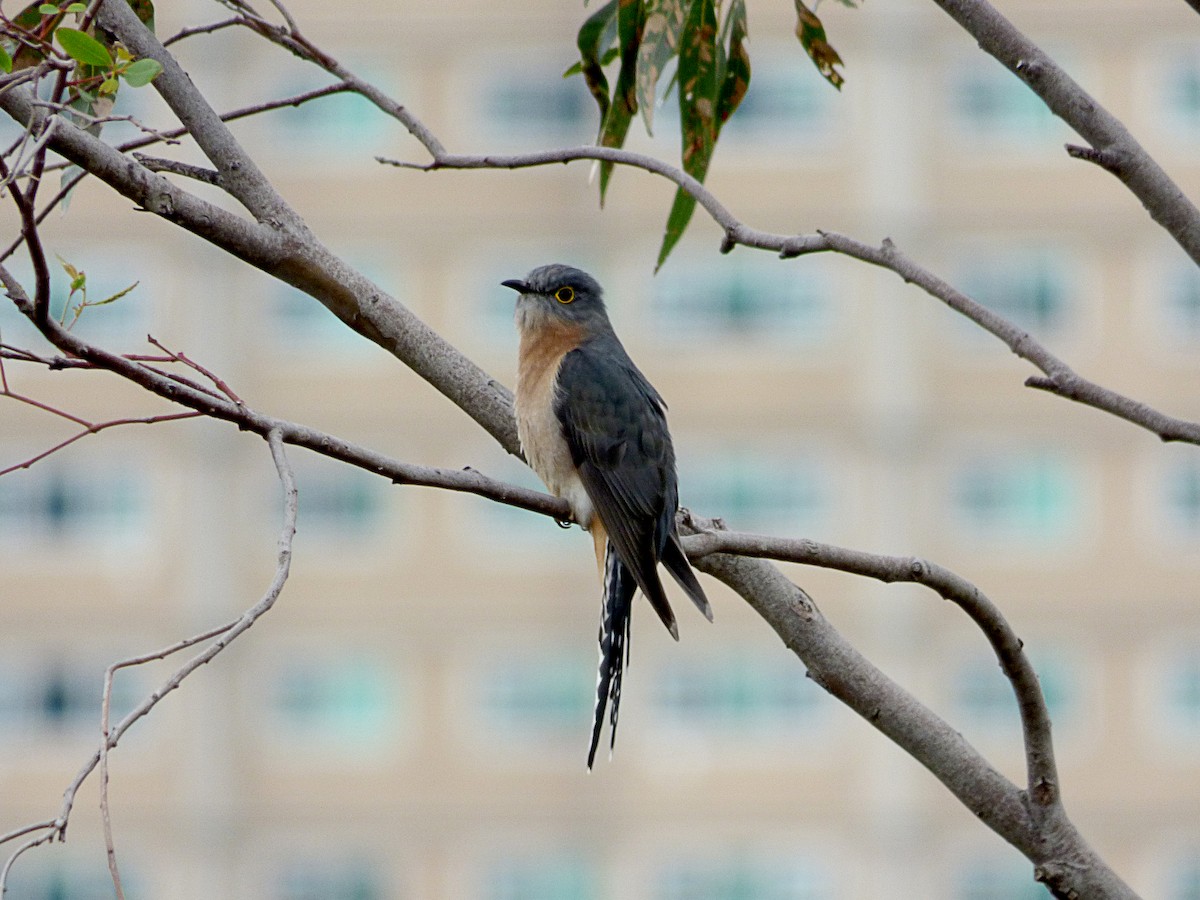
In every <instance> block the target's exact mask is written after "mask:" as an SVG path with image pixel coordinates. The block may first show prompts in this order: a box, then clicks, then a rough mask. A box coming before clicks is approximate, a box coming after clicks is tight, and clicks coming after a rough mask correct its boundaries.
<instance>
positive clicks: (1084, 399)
mask: <svg viewBox="0 0 1200 900" xmlns="http://www.w3.org/2000/svg"><path fill="white" fill-rule="evenodd" d="M580 159H586V160H605V161H609V162H613V163H618V164H620V165H624V166H630V167H632V168H637V169H643V170H645V171H647V172H651V173H653V174H655V175H661V176H662V177H664V178H666V179H668V180H669V181H672V182H674V183H675V184H677V185H679V186H680V187H681V188H683V189H684V190H686V191H687V192H688V193H690V194H691V195H692V196H694V197H695V198H696V200H697V202H698V203H699V204H700V205H701V206H702V207H704V209H705V211H706V212H708V214H709V215H710V216H712V218H713V221H715V222H716V223H717V224H718V225H720V226H721V227H722V228H723V229H724V230H725V238H724V241H723V243H722V247H721V249H722V252H729V251H730V250H732V249H733V248H734V247H736V246H738V245H739V244H740V245H744V246H747V247H754V248H757V249H760V250H773V251H775V252H776V253H778V254H779V255H780V256H782V257H784V258H785V259H790V258H792V257H796V256H802V255H806V254H809V253H822V252H834V253H840V254H843V255H845V256H849V257H851V258H853V259H857V260H860V261H862V262H866V263H870V264H871V265H873V266H879V267H880V268H883V269H889V270H890V271H892V272H895V273H896V274H897V275H899V276H900V277H901V278H902V279H904V281H905V282H907V283H910V284H915V285H917V286H918V287H920V288H921V289H922V290H924V291H925V292H926V293H927V294H929V295H930V296H931V297H934V298H936V299H938V300H941V301H942V302H943V303H945V304H946V305H947V306H948V307H950V308H951V309H952V310H954V311H955V312H957V313H959V314H960V315H962V316H965V317H966V318H968V319H970V320H971V321H972V322H974V323H975V324H976V325H978V326H980V327H981V328H982V329H983V330H984V331H986V332H988V333H989V334H991V335H993V336H994V337H996V338H999V339H1000V340H1001V341H1003V342H1004V344H1005V345H1006V346H1007V347H1008V348H1009V349H1010V350H1011V351H1012V352H1013V353H1014V354H1016V355H1017V356H1019V357H1020V358H1021V359H1024V360H1026V361H1028V362H1030V363H1032V364H1033V365H1034V366H1036V367H1037V368H1038V369H1039V370H1040V371H1041V372H1042V374H1043V376H1044V377H1038V376H1031V377H1030V378H1029V379H1028V380H1027V381H1026V382H1025V384H1026V385H1027V386H1028V387H1032V388H1038V389H1040V390H1044V391H1049V392H1051V393H1054V394H1058V395H1059V396H1061V397H1064V398H1066V399H1068V400H1074V401H1076V402H1078V403H1082V404H1084V405H1086V406H1091V407H1093V408H1095V409H1098V410H1101V411H1102V412H1107V413H1110V414H1112V415H1114V416H1116V417H1118V418H1121V419H1124V420H1125V421H1127V422H1130V423H1132V424H1134V425H1138V426H1140V427H1142V428H1145V429H1146V430H1147V431H1150V432H1153V433H1154V434H1156V435H1158V437H1159V438H1161V439H1162V440H1164V441H1183V442H1186V443H1190V444H1200V423H1197V422H1191V421H1188V420H1185V419H1180V418H1176V417H1174V416H1170V415H1167V414H1166V413H1163V412H1160V411H1158V410H1156V409H1154V408H1153V407H1151V406H1149V405H1147V404H1145V403H1142V402H1140V401H1137V400H1134V399H1132V398H1130V397H1127V396H1125V395H1124V394H1120V393H1118V392H1116V391H1114V390H1111V389H1109V388H1106V387H1102V386H1101V385H1099V384H1097V383H1096V382H1094V381H1090V380H1088V379H1086V378H1083V377H1082V376H1080V375H1079V374H1078V373H1076V372H1075V370H1074V369H1072V368H1071V367H1070V366H1069V365H1067V363H1066V362H1064V361H1063V360H1062V359H1060V358H1059V357H1057V356H1055V355H1054V354H1053V353H1051V352H1050V351H1049V350H1048V349H1047V348H1046V347H1045V346H1044V345H1043V344H1041V343H1040V342H1038V341H1037V340H1036V339H1035V338H1034V337H1033V336H1032V335H1030V334H1029V332H1027V331H1025V330H1024V329H1023V328H1019V327H1018V326H1016V325H1014V324H1013V323H1012V322H1010V321H1009V320H1008V319H1006V318H1004V317H1003V316H1001V315H999V314H997V313H995V312H993V311H992V310H991V309H989V308H988V307H986V306H984V305H983V304H982V303H979V302H978V301H977V300H973V299H971V298H970V297H968V296H967V295H966V294H964V293H962V292H961V291H959V290H958V289H956V288H955V287H954V286H953V285H951V284H950V283H948V282H947V281H945V280H943V279H942V278H939V277H938V276H937V275H935V274H934V273H933V272H931V271H930V270H929V269H926V268H924V267H923V266H921V265H919V264H917V263H916V262H914V261H913V260H912V259H910V258H909V257H908V256H906V255H905V254H903V253H901V252H900V251H899V250H898V249H897V248H896V246H895V244H894V243H892V241H891V239H890V238H885V239H884V241H883V243H882V244H880V245H879V246H878V247H876V246H872V245H870V244H866V243H864V242H862V241H859V240H855V239H854V238H851V237H847V236H846V235H843V234H838V233H837V232H833V231H818V232H817V233H815V234H811V235H804V234H800V235H784V234H772V233H770V232H766V231H760V230H758V229H755V228H750V227H748V226H746V225H744V224H742V223H741V222H740V221H739V220H738V219H737V218H736V217H735V216H734V215H733V213H732V212H730V211H729V209H728V208H727V207H726V206H725V205H724V204H723V203H722V202H721V201H720V200H718V199H717V197H716V196H715V195H714V194H713V193H712V192H711V191H709V190H708V188H706V187H704V185H702V184H700V182H698V181H697V180H696V179H695V178H693V177H692V176H691V175H688V174H687V173H686V172H684V171H682V170H681V169H678V168H676V167H675V166H672V165H670V164H668V163H665V162H663V161H662V160H660V159H656V158H654V157H652V156H647V155H645V154H643V153H635V152H632V151H629V150H619V149H615V148H612V147H592V146H587V147H569V148H564V149H560V150H543V151H538V152H535V153H522V154H515V155H509V156H499V155H494V154H488V155H483V156H463V155H457V154H445V155H443V156H441V157H438V158H436V159H434V160H433V161H432V162H429V163H406V162H401V161H397V160H390V159H383V158H379V161H380V162H382V163H385V164H388V165H393V166H398V167H401V168H413V169H420V170H422V171H435V170H437V169H520V168H528V167H532V166H545V165H550V164H553V163H567V162H572V161H574V160H580Z"/></svg>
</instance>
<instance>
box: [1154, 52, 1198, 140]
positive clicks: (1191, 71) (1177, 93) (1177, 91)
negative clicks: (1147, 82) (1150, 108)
mask: <svg viewBox="0 0 1200 900" xmlns="http://www.w3.org/2000/svg"><path fill="white" fill-rule="evenodd" d="M1162 71H1163V72H1164V73H1165V77H1166V79H1167V80H1166V84H1165V85H1163V89H1162V92H1161V94H1160V97H1161V98H1162V99H1161V102H1162V103H1163V106H1164V113H1165V115H1166V118H1167V121H1168V123H1169V124H1171V125H1173V126H1175V127H1176V128H1177V129H1178V130H1180V131H1183V132H1185V133H1188V134H1189V135H1191V136H1197V135H1200V65H1197V62H1196V57H1195V51H1194V50H1193V51H1192V52H1191V53H1185V54H1181V55H1180V56H1179V57H1178V58H1177V59H1176V61H1175V62H1174V64H1170V65H1167V66H1164V67H1162Z"/></svg>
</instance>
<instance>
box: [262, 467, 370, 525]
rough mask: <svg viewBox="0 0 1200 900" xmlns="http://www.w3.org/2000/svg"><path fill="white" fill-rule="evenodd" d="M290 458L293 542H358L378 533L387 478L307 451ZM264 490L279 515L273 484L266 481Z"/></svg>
mask: <svg viewBox="0 0 1200 900" xmlns="http://www.w3.org/2000/svg"><path fill="white" fill-rule="evenodd" d="M292 461H293V464H294V467H295V472H296V487H297V489H298V491H299V493H300V497H299V507H298V520H299V528H300V532H299V533H300V537H299V538H298V540H301V541H303V540H304V539H305V538H306V537H308V536H314V537H316V538H318V539H320V540H321V541H323V542H325V543H330V542H341V543H346V542H349V541H355V542H358V543H361V542H362V541H363V540H366V539H368V538H372V537H375V536H377V535H378V534H379V533H380V531H381V529H382V520H383V518H384V510H385V508H386V504H387V501H388V499H389V494H388V493H387V491H388V488H389V483H388V482H387V481H385V480H384V479H383V478H380V477H379V476H378V475H373V474H371V473H370V472H367V471H364V470H363V469H358V468H355V467H353V466H348V465H345V464H343V463H339V462H336V461H334V460H329V459H324V458H322V457H317V456H313V455H310V454H306V453H299V452H293V454H292ZM269 489H270V490H271V492H272V494H271V498H272V502H273V504H274V508H275V510H276V513H275V515H277V516H278V515H281V514H282V510H283V498H282V492H281V491H280V489H279V485H278V483H277V482H275V483H272V484H270V486H269Z"/></svg>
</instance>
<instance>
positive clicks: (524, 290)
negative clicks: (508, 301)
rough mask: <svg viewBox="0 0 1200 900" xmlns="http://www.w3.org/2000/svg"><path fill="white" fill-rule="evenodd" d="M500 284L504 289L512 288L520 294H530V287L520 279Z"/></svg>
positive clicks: (512, 279) (511, 279)
mask: <svg viewBox="0 0 1200 900" xmlns="http://www.w3.org/2000/svg"><path fill="white" fill-rule="evenodd" d="M500 283H501V284H502V285H504V287H506V288H512V289H513V290H514V291H516V292H517V293H518V294H528V293H529V285H528V284H526V283H525V282H524V281H522V280H521V279H520V278H510V279H509V280H508V281H502V282H500Z"/></svg>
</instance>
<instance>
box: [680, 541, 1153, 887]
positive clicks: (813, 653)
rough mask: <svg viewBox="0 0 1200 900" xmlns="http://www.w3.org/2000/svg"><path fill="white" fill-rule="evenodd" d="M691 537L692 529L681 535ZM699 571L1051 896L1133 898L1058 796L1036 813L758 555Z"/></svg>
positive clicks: (713, 559)
mask: <svg viewBox="0 0 1200 900" xmlns="http://www.w3.org/2000/svg"><path fill="white" fill-rule="evenodd" d="M689 540H690V539H689ZM697 565H698V567H699V568H700V570H701V571H703V572H707V573H708V574H710V575H712V576H714V577H716V578H719V579H720V580H721V581H723V582H725V584H727V585H729V586H730V587H731V588H733V589H734V590H735V591H737V592H738V593H739V594H740V595H741V596H742V597H743V598H745V600H746V601H747V602H748V603H749V604H750V605H751V606H752V607H753V608H754V610H755V611H756V612H758V614H759V615H761V616H762V617H763V619H765V620H766V621H767V622H768V623H769V624H770V625H771V627H772V628H773V629H774V630H775V632H776V633H777V634H778V635H779V636H780V637H781V638H782V639H783V642H784V644H785V645H786V646H787V647H788V649H790V650H791V651H792V652H794V653H795V654H796V655H797V656H798V657H799V658H800V659H801V661H803V663H804V664H805V666H807V668H808V674H809V677H810V678H812V679H813V681H815V682H816V683H817V684H819V685H820V686H821V687H823V688H824V689H825V690H826V691H828V692H829V693H830V694H832V695H833V696H835V697H837V698H838V699H839V700H841V701H842V702H843V703H844V704H846V706H848V707H849V708H850V709H853V710H854V711H855V712H857V713H858V714H859V715H860V716H862V717H863V718H864V719H866V720H867V721H868V722H869V723H870V724H872V725H874V726H875V727H876V728H877V729H879V731H881V732H882V733H883V734H885V735H886V736H887V737H888V738H889V739H891V740H892V741H893V742H894V743H896V744H897V745H898V746H899V747H901V748H902V749H904V750H905V751H906V752H907V753H908V754H909V755H911V756H912V757H913V758H914V759H916V760H918V761H919V762H920V763H921V764H922V765H924V766H925V767H926V768H927V769H928V770H929V771H930V772H931V773H933V775H934V776H935V777H936V778H937V779H938V780H939V781H941V782H942V784H944V785H945V786H946V788H947V789H948V790H949V791H950V792H951V793H952V794H954V796H955V797H957V798H958V799H959V801H960V802H962V803H963V805H964V806H966V807H967V808H968V809H970V810H971V811H972V812H973V813H975V815H976V816H977V817H978V818H979V819H980V821H982V822H983V823H984V824H985V825H987V826H988V827H989V828H991V829H992V830H993V831H995V832H996V833H997V834H999V835H1000V836H1002V837H1003V838H1004V839H1005V840H1006V841H1008V842H1009V843H1010V844H1012V845H1013V846H1014V847H1016V848H1017V849H1018V850H1020V851H1021V852H1022V853H1023V854H1025V856H1026V857H1027V858H1029V859H1030V860H1031V861H1032V862H1033V863H1034V867H1035V868H1034V877H1035V878H1036V879H1037V880H1038V881H1041V882H1043V883H1044V884H1045V885H1046V886H1047V887H1048V888H1049V889H1050V890H1051V891H1052V892H1053V893H1054V895H1055V896H1056V897H1073V898H1084V897H1086V898H1088V900H1101V898H1103V900H1116V898H1121V900H1136V897H1137V895H1136V894H1135V893H1134V892H1133V891H1132V890H1131V889H1130V888H1129V886H1128V885H1126V884H1125V883H1124V882H1123V881H1122V880H1121V879H1120V878H1119V877H1118V876H1117V875H1116V873H1115V872H1113V870H1112V869H1111V868H1110V867H1109V866H1108V865H1107V864H1106V863H1105V862H1104V860H1103V859H1101V858H1100V857H1099V856H1098V855H1097V854H1096V852H1095V851H1094V850H1092V848H1091V847H1090V846H1089V845H1088V843H1087V841H1085V840H1084V838H1083V836H1082V835H1081V834H1079V832H1078V831H1077V830H1076V829H1075V827H1074V825H1072V824H1071V822H1070V820H1069V819H1067V817H1066V814H1065V813H1064V812H1062V808H1061V805H1059V804H1057V803H1055V802H1052V803H1051V805H1049V806H1046V807H1041V812H1040V813H1038V812H1036V811H1035V810H1034V809H1031V808H1030V803H1029V796H1028V794H1027V793H1026V792H1024V791H1020V790H1018V789H1017V787H1016V786H1015V785H1014V784H1012V782H1010V781H1008V779H1006V778H1005V777H1004V776H1003V775H1001V774H1000V773H999V772H997V771H996V770H995V769H993V768H992V766H991V764H990V763H988V761H987V760H986V759H984V758H983V757H982V756H980V755H979V754H978V752H977V751H976V750H975V749H974V748H973V747H972V746H971V745H970V744H968V743H967V742H966V741H965V740H964V739H963V737H962V735H961V734H959V733H958V732H957V731H955V730H954V729H953V728H951V727H950V726H949V725H948V724H947V723H946V722H945V721H943V720H942V719H941V718H939V717H938V716H937V715H935V714H934V713H933V712H931V711H930V710H928V709H927V708H926V707H924V706H923V705H922V704H921V703H920V702H919V701H917V700H916V699H915V698H914V697H912V695H910V694H909V693H908V692H907V691H905V690H904V689H903V688H901V687H900V686H899V685H897V684H896V683H895V682H893V681H892V680H891V679H889V678H888V677H887V676H886V675H884V674H883V673H882V672H880V671H879V670H878V669H876V668H875V666H874V665H872V664H871V662H870V661H869V660H867V659H866V658H865V657H863V656H862V654H860V653H859V652H858V650H856V649H855V648H854V647H853V646H852V645H851V644H850V643H849V642H848V641H847V640H846V639H845V638H844V637H842V636H841V635H840V634H839V633H838V632H837V631H836V630H835V629H834V628H833V627H832V626H831V625H830V624H829V623H828V621H827V620H826V619H825V617H824V616H822V615H821V612H820V610H818V609H817V607H816V605H815V604H814V603H813V601H812V599H811V598H810V597H809V596H808V594H806V593H805V592H804V591H803V590H802V589H800V588H799V587H797V586H796V585H794V584H792V582H790V581H788V579H787V578H786V577H784V575H783V573H781V572H780V571H779V570H778V569H777V568H776V567H774V566H772V565H770V564H769V563H767V562H766V561H765V560H761V559H748V558H745V557H740V556H728V555H725V554H720V553H713V554H711V555H706V556H704V557H702V558H701V559H700V560H698V562H697Z"/></svg>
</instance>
